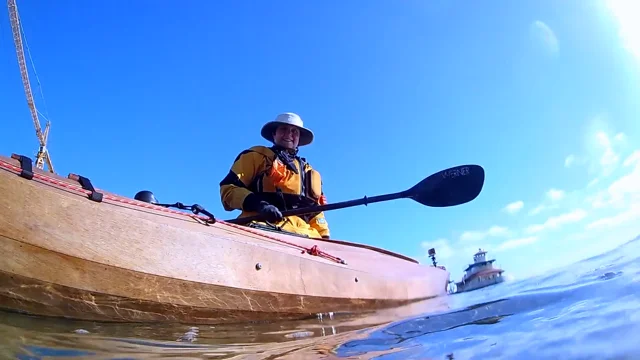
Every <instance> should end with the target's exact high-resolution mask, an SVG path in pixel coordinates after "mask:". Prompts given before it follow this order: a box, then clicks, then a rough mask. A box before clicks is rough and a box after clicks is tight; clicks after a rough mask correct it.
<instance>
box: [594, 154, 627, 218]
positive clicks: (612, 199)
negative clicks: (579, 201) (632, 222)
mask: <svg viewBox="0 0 640 360" xmlns="http://www.w3.org/2000/svg"><path fill="white" fill-rule="evenodd" d="M623 164H624V167H625V168H629V167H632V166H633V165H635V166H634V167H633V168H632V170H631V172H629V173H627V174H626V175H623V176H621V177H619V178H618V179H617V180H615V181H614V182H612V183H611V185H609V187H608V188H606V189H605V190H602V191H600V192H598V193H596V194H595V195H593V196H591V197H589V198H588V201H589V202H591V206H592V207H593V208H595V209H601V208H606V207H612V206H613V207H623V206H627V205H630V204H631V203H632V202H634V201H640V151H639V150H637V151H635V152H634V153H633V154H631V155H629V156H628V157H627V158H626V159H625V160H624V163H623Z"/></svg>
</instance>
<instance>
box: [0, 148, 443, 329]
mask: <svg viewBox="0 0 640 360" xmlns="http://www.w3.org/2000/svg"><path fill="white" fill-rule="evenodd" d="M19 173H20V162H18V161H17V160H14V159H11V158H7V157H0V251H1V252H2V254H3V255H4V256H2V257H0V308H3V309H8V310H12V311H20V312H26V313H30V314H35V315H43V316H56V317H65V318H72V319H79V320H95V321H119V322H165V321H168V322H184V323H196V324H198V323H207V324H214V323H229V322H244V321H263V320H279V319H300V318H306V317H309V316H315V315H316V314H318V313H327V312H362V311H373V310H377V309H382V308H390V307H397V306H402V305H406V304H409V303H412V302H416V301H421V300H424V299H429V298H433V297H436V296H441V295H446V286H447V283H448V281H449V272H448V271H446V269H444V268H440V267H434V266H427V265H421V264H418V263H417V262H415V261H414V260H412V259H409V258H406V257H404V256H401V255H398V254H393V253H391V252H389V251H384V250H380V249H376V248H373V247H368V246H365V245H360V244H353V243H348V242H344V241H340V242H334V241H331V240H323V239H310V238H303V237H298V236H291V235H286V234H278V233H274V232H270V231H263V230H257V229H251V228H248V227H244V226H238V225H234V224H229V223H226V222H224V221H217V222H215V223H205V222H204V221H203V220H202V218H201V217H197V216H195V215H193V214H188V213H180V212H177V211H171V210H167V209H166V208H161V207H157V206H154V205H151V204H147V203H142V202H139V201H136V200H133V199H130V198H126V197H122V196H117V195H115V194H110V193H107V192H104V191H102V190H99V191H100V192H101V193H102V194H103V199H102V201H101V202H97V201H92V200H90V199H89V198H88V196H87V192H88V191H87V190H83V189H82V187H81V186H80V184H79V183H78V181H75V180H71V179H69V178H62V177H59V176H56V175H53V174H48V173H45V172H43V171H40V170H38V169H33V173H34V175H33V178H32V179H27V178H25V177H21V176H20V175H19ZM27 177H29V176H27ZM314 246H316V247H315V248H314ZM313 249H315V250H320V253H318V251H312V250H313ZM318 254H320V256H319V255H318ZM322 254H328V256H323V255H322ZM336 257H337V258H340V259H344V260H345V262H346V263H341V262H339V261H336V260H335V258H336Z"/></svg>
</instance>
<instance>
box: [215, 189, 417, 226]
mask: <svg viewBox="0 0 640 360" xmlns="http://www.w3.org/2000/svg"><path fill="white" fill-rule="evenodd" d="M403 197H406V191H401V192H397V193H393V194H385V195H377V196H372V197H367V196H365V197H363V198H361V199H355V200H348V201H342V202H337V203H333V204H327V205H319V206H311V207H305V208H299V209H291V210H285V211H282V216H284V217H287V216H295V215H303V214H308V213H312V212H321V211H329V210H337V209H344V208H348V207H353V206H359V205H365V206H366V205H368V204H373V203H377V202H381V201H389V200H395V199H400V198H403ZM254 220H255V221H261V220H264V217H263V216H261V215H254V216H247V217H243V218H236V219H230V220H225V221H226V222H228V223H234V224H240V225H243V224H247V223H249V222H251V221H254Z"/></svg>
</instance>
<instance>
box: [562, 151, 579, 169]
mask: <svg viewBox="0 0 640 360" xmlns="http://www.w3.org/2000/svg"><path fill="white" fill-rule="evenodd" d="M574 162H576V156H575V155H573V154H571V155H569V156H567V157H566V158H565V159H564V167H570V166H571V165H573V163H574Z"/></svg>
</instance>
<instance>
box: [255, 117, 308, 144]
mask: <svg viewBox="0 0 640 360" xmlns="http://www.w3.org/2000/svg"><path fill="white" fill-rule="evenodd" d="M279 125H291V124H288V123H284V122H280V121H271V122H268V123H266V124H264V126H263V127H262V130H261V131H260V135H262V137H263V138H264V139H266V140H268V141H270V142H273V133H274V132H275V131H276V129H277V128H278V126H279ZM292 126H295V127H297V128H298V129H299V130H300V139H298V146H305V145H309V144H311V143H312V142H313V132H312V131H311V130H309V129H307V128H303V127H300V126H296V125H292Z"/></svg>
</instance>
